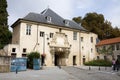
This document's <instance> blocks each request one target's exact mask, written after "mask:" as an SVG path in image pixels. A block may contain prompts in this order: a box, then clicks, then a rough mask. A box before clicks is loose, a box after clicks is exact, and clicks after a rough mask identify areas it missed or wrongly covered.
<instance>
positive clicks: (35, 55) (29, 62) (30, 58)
mask: <svg viewBox="0 0 120 80" xmlns="http://www.w3.org/2000/svg"><path fill="white" fill-rule="evenodd" d="M27 58H28V60H27V67H28V68H30V69H33V59H34V58H37V59H39V58H40V53H39V52H31V53H30V54H28V55H27Z"/></svg>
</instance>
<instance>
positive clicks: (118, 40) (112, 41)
mask: <svg viewBox="0 0 120 80" xmlns="http://www.w3.org/2000/svg"><path fill="white" fill-rule="evenodd" d="M116 43H120V37H117V38H111V39H106V40H102V41H100V42H99V43H98V44H97V45H96V46H103V45H110V44H116Z"/></svg>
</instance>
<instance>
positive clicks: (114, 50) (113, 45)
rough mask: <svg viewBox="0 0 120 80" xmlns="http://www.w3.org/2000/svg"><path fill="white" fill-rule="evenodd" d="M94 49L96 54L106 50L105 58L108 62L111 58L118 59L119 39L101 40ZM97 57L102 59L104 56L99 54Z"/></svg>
mask: <svg viewBox="0 0 120 80" xmlns="http://www.w3.org/2000/svg"><path fill="white" fill-rule="evenodd" d="M96 48H97V51H98V52H99V50H103V49H104V50H106V52H107V54H108V56H107V57H108V58H109V59H110V60H112V58H115V59H117V58H118V59H120V37H117V38H111V39H106V40H102V41H100V42H99V43H98V44H97V45H96ZM99 57H100V58H102V59H104V58H106V55H105V54H100V55H99Z"/></svg>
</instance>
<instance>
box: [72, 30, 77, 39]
mask: <svg viewBox="0 0 120 80" xmlns="http://www.w3.org/2000/svg"><path fill="white" fill-rule="evenodd" d="M73 40H77V32H73Z"/></svg>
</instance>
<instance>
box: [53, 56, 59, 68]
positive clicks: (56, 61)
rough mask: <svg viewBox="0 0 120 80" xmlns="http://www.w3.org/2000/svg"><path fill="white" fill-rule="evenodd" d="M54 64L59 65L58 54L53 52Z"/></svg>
mask: <svg viewBox="0 0 120 80" xmlns="http://www.w3.org/2000/svg"><path fill="white" fill-rule="evenodd" d="M54 64H55V66H59V65H60V64H59V56H58V55H57V54H55V60H54Z"/></svg>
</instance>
